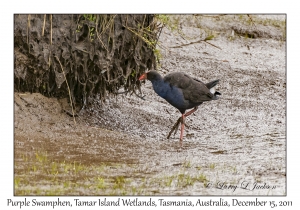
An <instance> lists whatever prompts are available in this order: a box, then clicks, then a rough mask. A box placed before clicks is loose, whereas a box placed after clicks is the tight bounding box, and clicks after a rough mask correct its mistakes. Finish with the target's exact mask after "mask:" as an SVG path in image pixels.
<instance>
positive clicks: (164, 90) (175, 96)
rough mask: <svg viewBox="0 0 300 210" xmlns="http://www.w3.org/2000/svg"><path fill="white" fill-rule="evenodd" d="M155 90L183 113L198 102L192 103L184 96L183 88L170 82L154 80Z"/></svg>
mask: <svg viewBox="0 0 300 210" xmlns="http://www.w3.org/2000/svg"><path fill="white" fill-rule="evenodd" d="M152 85H153V89H154V91H155V92H156V93H157V94H158V95H159V96H160V97H162V98H164V99H165V100H166V101H167V102H169V103H170V104H171V105H172V106H174V107H176V108H177V109H178V110H179V111H180V112H181V113H184V112H185V110H186V109H191V108H193V107H195V106H197V105H198V104H192V103H190V102H189V101H188V100H186V99H185V98H184V95H183V92H182V89H181V88H178V87H176V86H171V85H170V84H169V83H168V82H163V81H152Z"/></svg>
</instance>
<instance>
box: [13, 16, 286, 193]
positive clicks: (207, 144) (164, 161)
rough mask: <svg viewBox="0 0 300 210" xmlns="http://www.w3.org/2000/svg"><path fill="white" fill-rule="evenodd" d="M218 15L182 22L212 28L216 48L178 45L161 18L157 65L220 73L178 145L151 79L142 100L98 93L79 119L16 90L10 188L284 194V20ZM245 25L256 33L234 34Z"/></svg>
mask: <svg viewBox="0 0 300 210" xmlns="http://www.w3.org/2000/svg"><path fill="white" fill-rule="evenodd" d="M222 18H230V17H220V19H217V20H216V18H214V17H206V19H201V20H198V21H196V20H194V19H190V20H189V19H187V20H185V23H186V24H183V26H182V30H183V31H184V33H185V34H187V35H188V36H189V37H197V36H198V38H199V34H200V35H201V34H203V33H204V32H203V28H205V29H207V30H209V31H210V32H211V33H215V31H217V32H216V34H217V35H218V36H216V38H215V39H214V40H211V41H210V42H211V43H213V44H214V45H216V46H218V47H220V48H221V50H220V49H218V48H216V47H213V46H211V45H209V44H205V43H201V42H200V43H196V44H191V45H185V44H187V41H186V40H184V39H182V37H181V36H176V35H175V34H174V33H173V32H171V31H169V30H168V29H167V28H166V29H165V30H164V31H163V33H162V35H161V37H160V42H161V43H162V45H163V47H162V49H161V52H162V54H163V59H162V60H161V63H160V65H161V67H160V69H159V72H160V73H161V74H162V75H165V74H167V73H169V72H175V71H182V72H185V73H187V74H189V75H191V76H193V77H196V78H199V79H200V80H202V81H203V82H208V81H211V80H213V79H220V84H219V85H218V86H217V90H218V91H219V92H221V93H222V98H221V99H220V100H217V101H212V102H207V103H204V104H202V105H201V106H200V107H199V109H198V110H197V111H196V112H195V113H194V114H192V115H191V116H189V117H187V119H186V123H187V125H188V127H187V128H186V129H185V133H184V139H183V147H182V148H180V147H179V133H177V134H176V135H175V136H172V137H171V138H170V139H166V137H167V135H168V133H169V131H170V129H171V128H172V126H173V124H174V123H175V122H176V120H177V119H178V117H179V116H180V112H179V111H178V110H176V109H175V108H174V107H172V106H171V105H169V104H168V103H167V102H165V101H164V100H163V99H161V98H160V97H159V96H157V95H156V94H155V93H154V91H153V89H152V86H151V83H150V82H149V81H147V82H146V83H145V85H144V86H143V87H142V93H143V95H145V100H141V99H140V98H138V97H136V96H134V95H132V96H129V95H119V96H118V97H110V98H109V99H108V100H107V101H106V102H105V103H104V104H102V103H100V102H99V101H97V100H95V101H94V102H93V104H92V105H91V106H90V107H88V108H87V109H85V110H82V111H81V112H79V113H78V117H76V125H75V124H74V121H73V118H72V117H70V116H69V115H68V114H66V112H65V111H64V110H66V109H68V104H67V103H66V100H57V99H54V98H46V97H44V96H42V95H40V94H36V93H33V94H30V93H15V95H14V100H15V101H14V106H15V116H14V119H15V120H14V121H15V124H14V127H15V129H14V174H15V177H14V180H15V184H14V187H15V195H285V194H286V164H285V163H286V101H285V100H286V99H285V95H286V75H285V56H286V54H285V41H283V40H282V39H283V38H282V36H283V35H282V31H281V28H280V27H278V26H276V25H275V23H276V24H278V23H277V22H268V23H267V26H264V24H263V20H264V19H263V18H260V19H259V18H258V19H257V22H255V23H256V28H255V27H253V26H251V25H247V24H246V23H244V22H243V20H240V19H239V17H237V18H236V19H230V21H228V20H226V19H222ZM204 20H205V21H204ZM246 20H247V19H245V21H246ZM232 21H236V22H233V23H232ZM259 21H261V22H259ZM276 21H277V20H276ZM278 21H280V20H278ZM227 22H229V23H230V24H233V25H234V26H235V27H232V26H230V24H229V25H228V24H226V23H227ZM279 23H280V22H279ZM199 24H200V25H199ZM205 24H206V25H209V27H212V28H209V27H208V26H206V25H205ZM274 25H275V26H274ZM246 29H247V30H248V33H249V32H251V30H252V31H255V32H256V34H258V35H257V37H255V38H249V37H245V36H244V35H243V34H238V32H240V33H242V32H245V31H247V30H246ZM232 31H234V32H232ZM260 31H263V32H264V33H260ZM206 33H208V32H206ZM205 35H206V34H203V36H205ZM195 39H196V38H195ZM191 40H192V38H191ZM181 45H185V46H181ZM180 46H181V47H180Z"/></svg>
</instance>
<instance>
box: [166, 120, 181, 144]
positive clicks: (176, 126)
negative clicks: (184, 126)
mask: <svg viewBox="0 0 300 210" xmlns="http://www.w3.org/2000/svg"><path fill="white" fill-rule="evenodd" d="M181 122H182V117H179V118H178V120H177V122H176V123H175V124H174V125H173V127H172V129H171V131H170V132H169V135H168V136H167V139H169V138H170V136H171V135H172V133H173V132H174V131H175V133H174V135H175V134H176V132H177V130H178V127H179V124H180V123H181Z"/></svg>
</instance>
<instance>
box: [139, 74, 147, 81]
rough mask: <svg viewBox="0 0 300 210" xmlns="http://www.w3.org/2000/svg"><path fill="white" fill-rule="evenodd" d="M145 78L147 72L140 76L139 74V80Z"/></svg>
mask: <svg viewBox="0 0 300 210" xmlns="http://www.w3.org/2000/svg"><path fill="white" fill-rule="evenodd" d="M145 79H147V72H146V73H144V74H142V76H140V78H139V80H145Z"/></svg>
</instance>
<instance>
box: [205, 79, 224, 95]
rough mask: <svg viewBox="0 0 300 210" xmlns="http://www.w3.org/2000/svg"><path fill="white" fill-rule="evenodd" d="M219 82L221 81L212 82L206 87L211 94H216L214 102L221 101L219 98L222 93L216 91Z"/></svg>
mask: <svg viewBox="0 0 300 210" xmlns="http://www.w3.org/2000/svg"><path fill="white" fill-rule="evenodd" d="M219 81H220V80H219V79H216V80H214V81H211V82H209V83H206V84H205V85H206V87H207V88H208V89H209V90H210V92H211V93H212V94H214V97H213V100H217V99H219V97H218V96H219V95H221V93H220V92H218V91H216V90H215V86H216V85H217V84H218V83H219Z"/></svg>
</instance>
